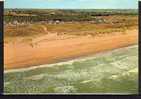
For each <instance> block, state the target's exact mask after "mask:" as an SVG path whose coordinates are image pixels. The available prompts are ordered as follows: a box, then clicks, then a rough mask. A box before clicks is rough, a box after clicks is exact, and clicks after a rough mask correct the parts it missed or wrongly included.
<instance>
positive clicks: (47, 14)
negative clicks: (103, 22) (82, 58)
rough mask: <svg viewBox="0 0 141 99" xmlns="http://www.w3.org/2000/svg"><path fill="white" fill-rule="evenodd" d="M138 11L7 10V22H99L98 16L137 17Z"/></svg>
mask: <svg viewBox="0 0 141 99" xmlns="http://www.w3.org/2000/svg"><path fill="white" fill-rule="evenodd" d="M137 14H138V11H137V10H134V9H132V10H131V9H129V10H119V9H116V10H114V9H111V10H104V9H101V10H98V9H88V10H86V9H83V10H82V9H81V10H69V9H68V10H61V9H60V10H59V9H58V10H52V9H42V10H40V9H26V10H25V9H6V10H5V17H4V19H5V21H6V22H12V21H18V22H39V21H50V20H52V21H56V20H60V21H92V20H98V19H97V18H96V16H111V15H133V16H134V15H137Z"/></svg>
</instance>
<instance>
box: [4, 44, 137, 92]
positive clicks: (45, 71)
mask: <svg viewBox="0 0 141 99" xmlns="http://www.w3.org/2000/svg"><path fill="white" fill-rule="evenodd" d="M137 49H138V47H137V46H133V47H129V48H124V49H120V50H116V51H113V52H110V53H105V54H103V55H100V56H96V57H94V58H92V59H86V60H83V61H80V60H79V61H74V62H73V63H72V64H67V63H66V64H62V65H55V66H53V67H44V68H38V69H33V70H28V71H19V72H11V73H5V74H4V92H5V93H132V94H133V93H137V92H138V50H137Z"/></svg>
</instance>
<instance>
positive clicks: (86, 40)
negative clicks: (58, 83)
mask: <svg viewBox="0 0 141 99" xmlns="http://www.w3.org/2000/svg"><path fill="white" fill-rule="evenodd" d="M137 42H138V31H137V30H130V31H127V33H126V34H118V35H105V36H103V37H96V38H93V37H79V38H69V39H64V40H55V41H48V40H43V42H39V43H38V44H37V45H36V46H35V47H32V46H30V45H29V44H27V43H17V44H12V43H9V44H7V45H5V46H4V64H5V66H4V68H5V69H15V68H25V67H30V66H35V65H40V64H47V63H53V62H57V61H63V60H64V59H68V58H75V57H79V56H84V55H90V54H94V53H97V52H101V51H106V50H111V49H115V48H120V47H124V46H129V45H132V44H136V43H137Z"/></svg>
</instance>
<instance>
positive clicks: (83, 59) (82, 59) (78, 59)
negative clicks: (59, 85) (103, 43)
mask: <svg viewBox="0 0 141 99" xmlns="http://www.w3.org/2000/svg"><path fill="white" fill-rule="evenodd" d="M136 46H138V44H135V45H131V46H127V47H122V48H118V49H113V50H109V51H104V52H100V53H96V54H94V55H88V56H82V57H79V58H75V59H72V60H67V61H62V62H56V63H51V64H43V65H38V66H36V65H35V66H31V67H28V68H20V69H10V70H5V71H4V73H11V72H21V71H22V72H24V71H30V70H34V69H38V68H46V67H53V66H55V65H58V66H60V65H63V64H72V63H73V62H78V61H79V62H81V61H86V60H89V59H95V58H98V57H101V56H104V55H110V54H112V53H114V52H116V51H120V50H124V49H128V48H134V47H136Z"/></svg>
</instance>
